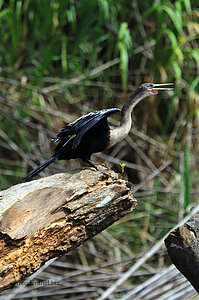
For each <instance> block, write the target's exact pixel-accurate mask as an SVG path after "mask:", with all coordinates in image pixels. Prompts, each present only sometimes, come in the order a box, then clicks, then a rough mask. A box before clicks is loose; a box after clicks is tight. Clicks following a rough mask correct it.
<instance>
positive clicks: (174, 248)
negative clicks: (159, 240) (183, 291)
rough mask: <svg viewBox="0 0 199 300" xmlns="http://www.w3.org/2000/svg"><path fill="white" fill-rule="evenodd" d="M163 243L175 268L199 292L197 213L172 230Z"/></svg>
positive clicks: (198, 224)
mask: <svg viewBox="0 0 199 300" xmlns="http://www.w3.org/2000/svg"><path fill="white" fill-rule="evenodd" d="M165 245H166V247H167V250H168V253H169V256H170V257H171V260H172V262H173V263H174V265H175V266H176V268H178V270H179V271H180V272H181V273H182V274H183V275H184V276H185V277H186V278H187V279H188V280H189V281H190V283H191V284H192V285H193V287H194V288H195V289H196V291H197V292H198V293H199V215H196V216H194V217H192V218H191V219H189V221H187V222H186V223H185V224H184V225H183V226H179V227H178V228H176V229H174V230H172V231H171V232H170V234H169V235H168V236H167V238H166V239H165Z"/></svg>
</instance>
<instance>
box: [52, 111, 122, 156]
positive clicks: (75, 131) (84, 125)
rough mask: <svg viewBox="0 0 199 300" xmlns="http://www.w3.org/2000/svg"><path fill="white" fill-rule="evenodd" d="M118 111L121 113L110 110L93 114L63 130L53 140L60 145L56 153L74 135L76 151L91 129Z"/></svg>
mask: <svg viewBox="0 0 199 300" xmlns="http://www.w3.org/2000/svg"><path fill="white" fill-rule="evenodd" d="M117 111H120V109H119V108H110V109H103V110H99V111H96V112H91V113H89V114H87V115H84V116H82V117H80V118H79V119H77V120H76V121H74V122H72V123H70V124H69V125H67V126H66V127H64V128H62V129H61V130H60V132H59V133H58V135H57V136H56V137H55V138H54V139H53V140H54V142H55V143H57V142H59V144H58V145H57V147H56V148H55V152H56V151H58V150H59V149H60V148H61V147H62V146H63V145H64V144H66V143H67V142H68V140H69V139H70V137H71V136H73V135H76V137H75V138H74V142H73V149H75V148H76V147H77V146H78V145H79V143H80V142H81V140H82V138H83V136H84V134H85V133H86V132H87V131H88V130H89V129H91V128H92V127H93V126H94V125H95V124H97V123H98V122H99V121H100V120H102V119H103V118H107V117H109V116H110V115H112V114H113V113H115V112H117Z"/></svg>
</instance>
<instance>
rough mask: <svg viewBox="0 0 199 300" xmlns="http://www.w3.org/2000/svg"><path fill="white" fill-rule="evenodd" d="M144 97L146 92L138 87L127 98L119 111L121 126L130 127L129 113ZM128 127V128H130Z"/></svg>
mask: <svg viewBox="0 0 199 300" xmlns="http://www.w3.org/2000/svg"><path fill="white" fill-rule="evenodd" d="M145 97H146V94H145V93H143V92H142V91H141V89H140V88H138V89H136V90H135V92H134V93H133V94H132V95H131V96H130V97H129V98H128V100H127V101H126V103H125V104H124V106H123V107H122V111H121V123H120V126H122V127H126V126H128V127H130V128H131V123H132V121H131V113H132V111H133V109H134V107H135V106H136V105H137V104H138V103H139V102H140V101H141V100H142V99H144V98H145ZM130 128H129V130H130Z"/></svg>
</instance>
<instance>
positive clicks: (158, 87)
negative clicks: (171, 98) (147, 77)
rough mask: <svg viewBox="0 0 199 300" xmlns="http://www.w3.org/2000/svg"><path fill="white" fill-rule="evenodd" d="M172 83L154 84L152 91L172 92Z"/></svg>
mask: <svg viewBox="0 0 199 300" xmlns="http://www.w3.org/2000/svg"><path fill="white" fill-rule="evenodd" d="M173 88H174V83H157V84H154V85H153V87H152V90H156V91H173Z"/></svg>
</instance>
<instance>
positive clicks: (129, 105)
mask: <svg viewBox="0 0 199 300" xmlns="http://www.w3.org/2000/svg"><path fill="white" fill-rule="evenodd" d="M146 96H148V94H147V93H145V92H144V91H143V90H141V89H140V88H138V89H137V90H135V92H134V93H133V94H132V95H131V96H130V97H129V98H128V100H127V101H126V103H125V104H124V106H123V108H122V111H121V115H122V118H121V122H120V125H119V126H118V127H115V128H113V129H112V130H111V134H110V142H109V147H111V146H113V145H115V144H116V143H118V142H120V141H122V140H123V139H124V138H125V137H126V136H127V135H128V133H129V131H130V129H131V123H132V120H131V113H132V110H133V108H134V107H135V106H136V105H137V104H138V102H140V101H141V100H142V99H144V98H145V97H146Z"/></svg>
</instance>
